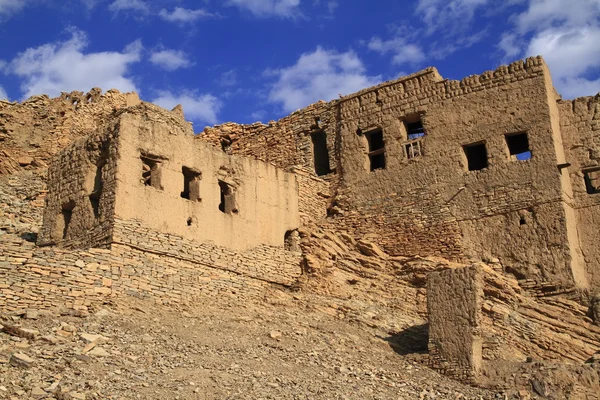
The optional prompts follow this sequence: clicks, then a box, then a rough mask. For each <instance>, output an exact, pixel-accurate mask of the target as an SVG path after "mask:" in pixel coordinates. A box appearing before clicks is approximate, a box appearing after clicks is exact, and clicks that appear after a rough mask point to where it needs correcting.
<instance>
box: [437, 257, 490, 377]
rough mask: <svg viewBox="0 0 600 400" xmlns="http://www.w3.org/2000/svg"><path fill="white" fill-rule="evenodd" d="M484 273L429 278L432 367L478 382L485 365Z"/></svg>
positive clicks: (460, 271) (475, 268) (466, 271)
mask: <svg viewBox="0 0 600 400" xmlns="http://www.w3.org/2000/svg"><path fill="white" fill-rule="evenodd" d="M482 305H483V271H482V270H481V268H479V267H478V266H471V267H466V268H459V269H450V270H446V271H441V272H432V273H430V274H429V275H428V277H427V311H428V316H429V344H428V348H429V354H430V356H431V364H432V367H433V368H435V369H438V370H441V371H443V372H444V373H446V374H448V375H451V376H453V377H455V378H456V379H459V380H465V381H469V380H474V379H475V378H476V377H477V375H478V374H479V372H480V370H481V363H482V344H483V341H482V337H481V333H482V332H481V329H482V312H481V310H482Z"/></svg>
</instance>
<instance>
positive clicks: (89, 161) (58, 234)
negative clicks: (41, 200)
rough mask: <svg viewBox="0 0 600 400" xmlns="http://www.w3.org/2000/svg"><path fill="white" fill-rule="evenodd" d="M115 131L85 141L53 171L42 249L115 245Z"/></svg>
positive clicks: (62, 156) (61, 157)
mask: <svg viewBox="0 0 600 400" xmlns="http://www.w3.org/2000/svg"><path fill="white" fill-rule="evenodd" d="M117 151H118V150H117V141H116V132H115V126H114V125H111V124H109V125H107V126H105V127H104V128H103V129H99V130H98V132H97V133H95V134H93V135H90V136H88V137H86V138H84V139H81V140H79V141H78V142H76V143H75V144H74V145H72V146H70V147H69V148H67V149H66V150H65V151H63V152H62V153H60V154H59V155H58V156H57V157H55V159H54V161H53V162H52V164H51V166H50V167H49V169H48V187H49V188H50V190H49V191H48V194H47V196H46V204H45V208H44V222H43V224H42V227H41V229H40V231H39V236H38V244H39V245H42V246H44V245H51V244H60V245H61V246H64V247H80V248H82V247H106V246H108V245H109V244H110V241H111V235H112V225H113V221H114V205H115V194H116V184H117V182H116V169H117Z"/></svg>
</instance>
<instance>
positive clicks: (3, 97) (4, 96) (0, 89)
mask: <svg viewBox="0 0 600 400" xmlns="http://www.w3.org/2000/svg"><path fill="white" fill-rule="evenodd" d="M0 100H8V94H6V90H4V88H3V87H2V86H0Z"/></svg>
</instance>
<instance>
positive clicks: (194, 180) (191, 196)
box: [181, 167, 202, 201]
mask: <svg viewBox="0 0 600 400" xmlns="http://www.w3.org/2000/svg"><path fill="white" fill-rule="evenodd" d="M181 172H182V173H183V191H182V192H181V197H183V198H184V199H188V200H192V201H200V200H201V199H200V180H201V179H202V173H200V172H198V171H194V170H193V169H191V168H188V167H182V168H181Z"/></svg>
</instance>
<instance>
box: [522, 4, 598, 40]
mask: <svg viewBox="0 0 600 400" xmlns="http://www.w3.org/2000/svg"><path fill="white" fill-rule="evenodd" d="M599 15H600V1H598V0H576V2H575V3H574V2H573V0H529V7H528V9H527V11H525V12H523V13H521V14H520V15H518V17H517V22H516V25H517V28H518V30H519V33H521V34H523V33H527V32H530V31H534V30H538V31H540V30H546V29H548V28H552V27H556V26H562V27H579V26H585V25H588V24H590V23H595V24H596V23H597V22H598V16H599Z"/></svg>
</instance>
